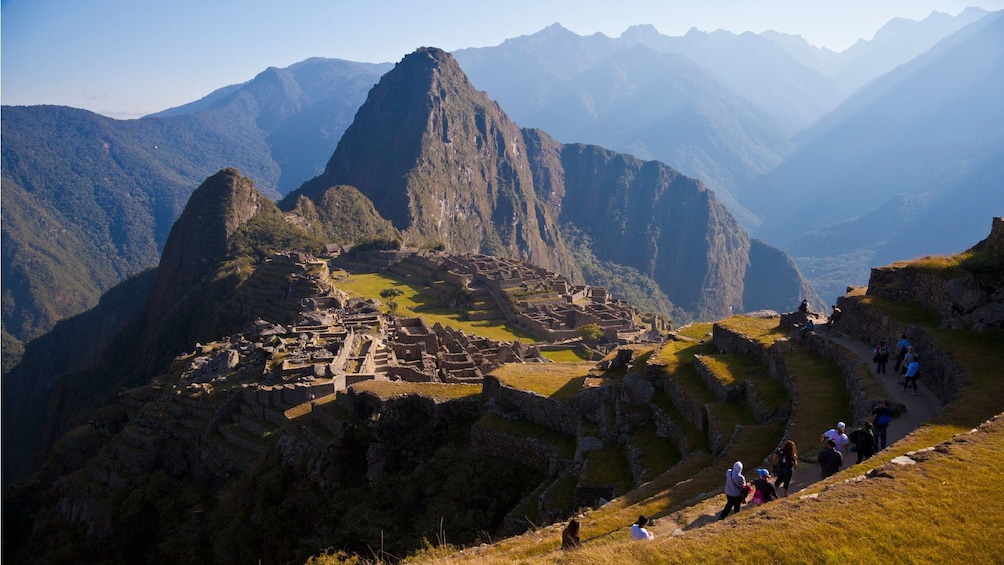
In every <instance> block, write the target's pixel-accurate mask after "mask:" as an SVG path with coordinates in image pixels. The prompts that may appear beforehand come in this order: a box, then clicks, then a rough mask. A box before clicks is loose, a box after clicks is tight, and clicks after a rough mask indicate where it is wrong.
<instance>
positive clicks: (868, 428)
mask: <svg viewBox="0 0 1004 565" xmlns="http://www.w3.org/2000/svg"><path fill="white" fill-rule="evenodd" d="M848 437H850V438H851V441H853V442H854V453H856V454H857V456H858V460H857V462H858V463H860V462H862V461H864V460H865V459H868V458H869V457H871V456H872V455H873V454H874V453H875V436H874V434H872V423H871V422H865V425H864V426H862V427H860V428H858V429H856V430H854V431H853V432H851V435H850V436H848Z"/></svg>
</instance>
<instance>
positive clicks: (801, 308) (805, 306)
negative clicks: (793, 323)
mask: <svg viewBox="0 0 1004 565" xmlns="http://www.w3.org/2000/svg"><path fill="white" fill-rule="evenodd" d="M798 311H799V312H801V313H803V314H808V313H809V301H808V300H806V299H805V298H803V299H802V303H801V304H799V305H798Z"/></svg>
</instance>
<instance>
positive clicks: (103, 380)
mask: <svg viewBox="0 0 1004 565" xmlns="http://www.w3.org/2000/svg"><path fill="white" fill-rule="evenodd" d="M345 225H352V226H355V227H356V232H354V233H353V234H352V236H353V237H354V238H356V239H355V240H354V241H346V240H344V239H341V240H340V239H337V238H338V234H344V233H346V231H345V230H344V228H343V227H342V226H345ZM567 229H574V230H575V232H576V233H577V234H582V235H584V236H585V237H584V238H581V239H582V240H583V241H585V242H587V243H583V244H582V245H583V246H585V247H586V250H587V251H588V252H589V253H590V254H591V255H592V256H595V257H596V258H598V259H599V260H601V261H604V262H607V263H612V264H616V265H619V266H621V267H623V268H627V269H630V270H632V271H633V272H636V273H638V274H639V275H640V277H641V278H643V279H645V280H647V281H653V283H654V284H653V285H652V286H654V287H656V288H659V289H660V290H661V291H662V292H663V293H665V295H666V296H668V299H669V300H670V301H672V304H673V305H674V307H675V310H674V312H675V313H677V314H679V315H680V316H681V317H684V316H689V317H691V318H701V319H713V318H721V317H724V316H727V315H729V314H730V313H732V312H733V311H735V312H741V311H745V310H760V309H778V310H780V309H784V308H785V307H786V306H788V305H791V304H793V303H794V298H793V297H803V296H807V297H809V298H810V299H813V300H814V301H815V302H816V303H817V305H818V304H819V301H818V298H816V297H815V295H814V294H813V292H812V290H811V289H810V288H809V287H808V285H807V284H806V282H805V280H804V279H803V278H802V277H801V275H800V274H799V272H798V269H797V268H796V267H795V265H794V263H793V262H792V261H791V260H790V259H789V258H788V257H787V256H786V255H785V254H784V253H783V252H781V251H779V250H777V249H775V248H772V247H770V246H768V245H766V244H763V243H762V242H759V241H757V240H753V239H751V238H749V237H748V236H747V234H746V232H745V231H744V230H743V229H742V228H741V227H740V225H739V223H738V222H737V221H736V220H735V218H734V217H733V216H732V215H731V214H729V212H728V211H727V209H726V208H725V207H724V206H723V205H722V204H721V203H719V202H718V201H717V200H716V199H715V196H714V194H713V193H712V192H711V191H708V190H706V189H705V188H704V187H703V186H702V185H701V183H700V182H699V181H696V180H694V179H691V178H688V177H685V176H683V175H681V174H680V173H679V172H677V171H675V170H673V169H671V168H670V167H668V166H666V165H664V164H662V163H659V162H656V161H641V160H639V159H637V158H635V157H632V156H630V155H624V154H618V153H615V152H613V151H609V150H606V149H603V148H601V147H597V146H587V145H582V144H568V145H565V144H561V143H559V142H557V141H555V140H554V139H552V138H550V137H549V136H548V135H547V134H546V133H544V132H542V131H540V130H530V129H520V128H519V127H518V126H517V125H516V124H515V123H514V122H512V121H511V120H509V118H508V117H507V116H506V115H505V113H504V112H503V111H502V110H501V108H500V107H499V106H498V104H496V103H495V102H493V101H491V100H490V99H489V98H488V97H487V95H486V94H485V93H483V92H479V91H477V90H475V89H474V87H473V86H472V85H471V83H470V81H469V80H468V79H467V77H466V76H465V75H464V73H463V72H462V71H461V69H460V67H459V65H458V64H457V62H456V61H455V60H454V59H453V57H452V56H451V55H450V54H448V53H446V52H444V51H441V50H438V49H434V48H422V49H419V50H418V51H416V52H415V53H412V54H411V55H409V56H407V57H405V58H404V59H403V60H402V61H401V62H400V63H398V64H397V65H396V66H395V67H394V68H393V69H392V70H391V71H390V72H388V73H387V74H385V75H384V76H383V77H382V78H381V79H380V82H379V83H378V84H377V85H376V86H375V87H374V88H373V89H372V90H371V91H370V92H369V94H368V96H367V100H366V102H365V103H364V104H363V105H362V106H361V107H360V109H359V111H358V112H357V113H356V116H355V119H354V121H353V123H352V125H351V126H349V128H348V129H347V130H346V132H345V134H344V135H343V136H342V138H341V141H339V143H338V147H337V149H336V150H335V151H334V153H333V155H332V157H331V159H330V161H329V162H328V165H327V167H326V168H325V170H324V172H323V173H322V174H321V175H319V176H317V177H315V178H314V179H311V180H310V181H308V182H306V183H304V185H303V186H301V188H299V189H297V190H296V191H293V192H292V193H290V194H289V195H288V196H287V197H286V198H284V199H283V200H282V201H281V202H279V205H278V206H277V205H276V204H275V203H274V202H272V201H271V200H269V199H268V198H267V197H266V196H265V195H263V194H262V193H261V192H259V191H258V190H257V189H255V188H254V183H253V181H252V179H250V178H248V177H245V176H242V175H241V174H240V173H239V172H238V171H237V170H235V169H225V170H223V171H220V172H218V173H216V174H214V175H212V176H211V177H209V178H208V179H207V180H206V181H204V182H203V183H202V185H201V186H200V187H199V188H198V189H197V190H196V191H195V192H194V193H193V194H192V195H191V197H190V198H189V199H188V202H187V204H186V206H185V208H184V211H183V212H182V214H181V215H180V217H179V219H178V220H177V221H176V222H175V223H174V225H173V226H172V228H171V231H170V234H169V237H168V239H167V243H166V244H165V247H164V252H163V256H162V258H161V261H160V264H159V266H158V267H157V271H156V275H155V280H154V281H153V283H152V286H151V285H150V281H149V277H148V276H145V277H140V278H137V279H135V280H130V281H127V282H126V283H123V284H122V285H121V288H117V289H115V293H114V294H115V296H116V297H118V300H116V301H111V300H109V301H107V302H106V303H104V304H102V305H100V306H99V307H98V308H97V309H96V310H95V311H93V312H91V313H89V314H87V315H84V316H81V320H80V321H79V323H70V324H60V325H59V326H57V331H55V332H53V335H52V336H43V337H42V338H40V339H38V340H35V341H33V342H31V343H29V344H28V346H27V348H26V353H25V357H24V361H23V362H22V363H21V364H19V365H17V366H16V367H15V368H14V369H13V370H11V371H10V372H9V373H8V374H7V375H6V376H5V386H4V388H3V393H4V410H3V413H4V418H5V420H4V427H3V429H4V433H5V440H4V443H5V445H7V446H11V447H10V448H9V449H10V450H11V451H5V461H8V462H9V465H7V466H6V467H5V469H6V470H5V476H8V477H9V476H17V475H19V474H22V473H24V472H25V471H26V470H30V469H31V468H32V466H33V465H37V464H38V462H39V459H40V457H41V455H43V454H44V452H45V450H46V448H47V447H48V446H49V445H51V443H52V442H53V441H55V439H56V438H58V437H60V435H62V434H63V433H66V432H67V431H68V430H69V429H71V428H72V427H73V425H80V424H81V423H82V421H81V418H82V415H83V414H86V413H88V410H91V411H93V410H96V409H97V408H98V407H100V406H102V402H108V401H110V399H112V398H114V394H115V393H116V391H118V390H121V389H122V388H124V387H129V386H138V385H140V384H143V383H145V382H147V381H148V380H149V379H150V378H152V377H153V376H156V375H157V374H159V373H160V372H162V371H165V370H166V368H167V365H169V364H170V362H171V359H172V358H173V356H174V355H177V354H178V353H179V352H180V351H186V350H189V349H191V348H193V347H195V344H196V343H199V342H204V341H206V340H211V339H215V338H216V336H219V335H224V334H228V333H234V332H237V331H239V330H240V329H241V327H243V325H245V324H247V323H249V322H251V321H253V320H254V317H255V316H257V315H258V314H257V313H256V312H253V311H249V310H248V309H246V308H243V307H241V306H240V301H239V299H238V297H239V296H240V293H241V289H242V287H243V285H244V282H245V281H246V280H247V278H248V277H249V276H250V273H251V271H252V270H253V267H254V265H256V264H258V263H260V262H261V261H262V260H263V258H264V257H265V256H266V255H267V254H268V253H270V252H274V251H279V250H295V251H307V252H310V251H317V250H319V249H320V248H321V246H322V244H323V243H325V242H333V243H340V244H348V243H379V244H386V243H389V242H388V240H392V241H391V242H394V241H395V240H396V241H403V242H405V243H407V244H409V245H412V246H418V247H426V248H433V247H434V248H440V249H444V250H446V251H451V252H456V253H489V254H495V255H500V256H507V257H515V258H518V259H521V260H526V261H531V262H534V263H535V264H538V265H541V266H543V267H545V268H548V269H553V270H556V271H559V272H560V273H562V274H565V275H566V276H569V277H573V278H578V279H580V280H581V278H582V274H581V273H580V272H579V269H580V267H579V266H578V265H577V264H576V263H575V259H574V254H573V250H572V249H571V248H570V246H569V245H568V244H566V243H565V236H564V231H565V230H567ZM333 238H335V240H334V241H332V239H333ZM142 292H148V297H147V298H146V300H145V301H143V300H142V299H141V300H139V301H137V300H136V294H137V293H142ZM137 302H145V304H144V305H143V306H142V308H141V309H140V310H139V311H137V306H136V304H137ZM114 313H118V316H115V315H114ZM130 318H131V319H130ZM113 320H117V321H114V322H113ZM90 323H97V324H102V326H101V327H100V328H94V327H91V326H90ZM109 327H115V328H122V332H121V333H118V334H114V335H109V334H110V332H108V331H107V329H106V330H105V331H104V332H101V331H99V330H100V329H105V328H109ZM53 342H59V343H62V344H64V346H63V348H64V349H65V350H66V352H67V355H66V356H61V357H60V358H59V359H58V360H55V361H54V360H52V359H51V358H50V356H47V355H45V349H46V348H48V347H51V345H52V343H53ZM99 342H103V343H104V345H105V346H106V347H100V346H99V345H98V343H99ZM95 350H100V353H96V352H95ZM43 369H48V370H43ZM60 371H65V373H62V374H61V373H60ZM5 449H8V448H5ZM8 454H10V455H9V456H8Z"/></svg>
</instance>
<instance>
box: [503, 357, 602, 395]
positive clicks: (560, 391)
mask: <svg viewBox="0 0 1004 565" xmlns="http://www.w3.org/2000/svg"><path fill="white" fill-rule="evenodd" d="M593 367H595V364H594V363H544V364H540V363H532V364H529V363H509V364H506V365H503V366H501V367H499V368H497V369H495V370H494V371H492V376H494V377H495V378H497V379H498V380H499V382H501V383H502V384H505V385H507V386H510V387H512V388H515V389H518V390H527V391H530V392H536V393H537V394H541V395H543V396H546V397H548V398H553V399H554V400H563V401H571V400H574V399H575V395H577V394H578V393H579V391H580V390H581V389H582V386H583V385H584V384H585V382H586V378H587V377H588V376H589V371H590V370H591V369H593Z"/></svg>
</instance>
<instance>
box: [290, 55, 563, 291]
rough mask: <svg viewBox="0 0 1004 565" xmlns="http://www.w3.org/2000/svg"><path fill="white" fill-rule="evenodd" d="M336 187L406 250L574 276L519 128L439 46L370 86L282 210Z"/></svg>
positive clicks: (405, 60) (409, 61)
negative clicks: (429, 249) (383, 221)
mask: <svg viewBox="0 0 1004 565" xmlns="http://www.w3.org/2000/svg"><path fill="white" fill-rule="evenodd" d="M339 184H346V185H351V186H354V187H357V188H358V189H359V190H360V191H361V192H362V193H363V194H365V195H366V196H367V197H368V198H369V199H370V200H372V201H373V204H374V205H375V207H376V209H377V211H378V212H379V213H380V214H381V215H382V216H383V217H385V218H387V219H389V220H390V221H391V222H392V223H393V224H394V226H395V227H396V228H397V229H399V230H401V231H402V232H404V235H405V237H406V238H407V240H408V242H409V243H411V244H414V245H419V246H435V245H440V244H441V245H444V246H445V247H446V248H447V249H449V250H452V251H458V252H470V253H477V252H480V253H487V254H491V255H505V256H512V257H517V258H520V259H522V260H525V261H530V262H532V263H535V264H538V265H540V266H543V267H545V268H548V269H551V270H553V271H557V272H560V273H564V274H569V275H574V274H575V273H576V271H577V269H576V268H575V265H574V262H573V261H572V259H571V257H570V254H569V253H568V251H567V249H566V247H565V245H564V243H563V242H562V240H561V235H560V233H559V230H558V226H557V222H556V217H555V214H554V212H553V210H551V209H550V208H549V207H547V206H544V205H543V204H541V203H540V202H538V201H537V198H536V195H535V194H534V182H533V178H532V177H531V174H530V167H529V163H528V162H527V150H526V147H525V144H524V142H523V137H522V135H521V132H520V129H519V127H518V126H517V125H516V124H514V123H513V122H512V121H511V120H509V119H508V118H507V117H506V116H505V114H504V113H503V112H502V109H501V108H500V107H499V106H498V104H496V103H494V102H492V101H491V100H489V99H488V96H487V95H486V94H485V93H483V92H478V91H477V90H475V89H474V87H473V86H472V85H471V84H470V81H468V80H467V77H466V76H465V75H464V73H463V72H462V71H461V70H460V67H459V66H458V65H457V63H456V61H454V60H453V57H452V56H451V55H449V54H448V53H446V52H444V51H441V50H439V49H433V48H423V49H419V50H418V51H416V52H415V53H412V54H411V55H409V56H408V57H406V58H405V59H404V60H402V61H401V62H400V63H398V64H397V65H396V66H395V67H394V69H393V70H392V71H391V72H389V73H387V74H386V75H384V76H383V78H381V79H380V83H379V84H377V85H376V86H375V87H374V88H373V90H371V91H370V95H369V97H368V98H367V100H366V102H365V103H364V104H363V106H362V107H361V108H360V109H359V112H358V113H357V114H356V119H355V121H354V122H353V123H352V125H351V126H350V127H349V129H348V130H346V132H345V135H344V136H343V137H342V140H341V141H340V142H339V144H338V148H337V149H336V150H335V153H334V155H333V156H332V157H331V160H330V161H329V162H328V165H327V167H326V169H325V171H324V173H323V174H322V175H321V176H320V177H318V178H316V179H314V180H312V181H310V182H309V183H307V185H305V186H304V187H303V188H301V189H300V190H298V191H296V192H295V193H293V194H292V195H290V196H289V197H287V198H286V199H285V200H284V201H283V208H284V209H288V208H289V207H290V206H291V205H292V203H293V202H294V201H295V199H296V198H297V197H298V196H299V195H300V194H303V195H306V196H308V197H309V198H311V199H312V200H318V199H319V197H320V196H321V194H322V193H323V191H324V190H326V189H327V188H328V187H331V186H334V185H339Z"/></svg>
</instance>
